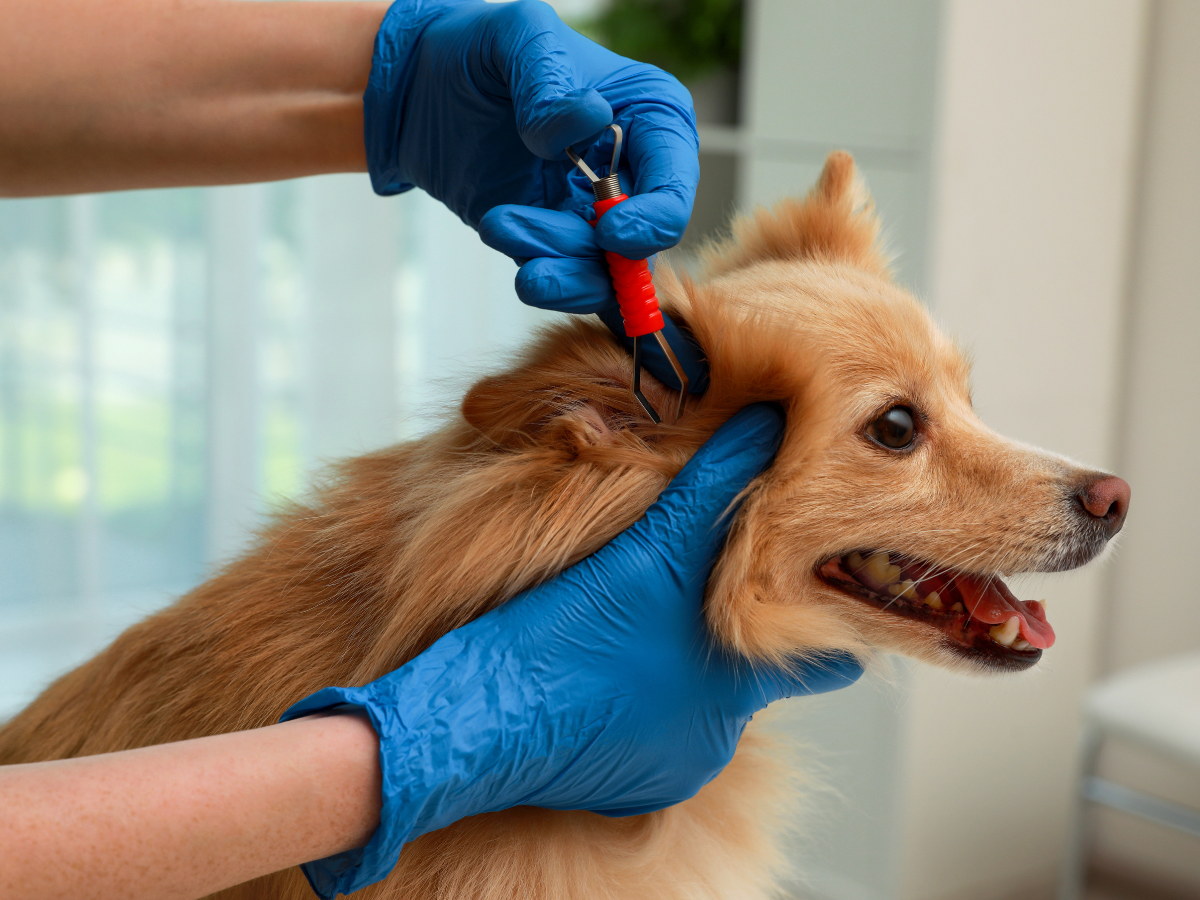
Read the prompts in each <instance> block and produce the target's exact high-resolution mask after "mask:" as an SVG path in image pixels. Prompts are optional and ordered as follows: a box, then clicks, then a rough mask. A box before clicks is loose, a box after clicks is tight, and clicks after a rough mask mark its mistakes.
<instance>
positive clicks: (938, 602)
mask: <svg viewBox="0 0 1200 900" xmlns="http://www.w3.org/2000/svg"><path fill="white" fill-rule="evenodd" d="M925 605H926V606H928V607H929V608H931V609H942V595H941V594H939V593H938V592H937V591H930V592H929V593H928V594H926V595H925Z"/></svg>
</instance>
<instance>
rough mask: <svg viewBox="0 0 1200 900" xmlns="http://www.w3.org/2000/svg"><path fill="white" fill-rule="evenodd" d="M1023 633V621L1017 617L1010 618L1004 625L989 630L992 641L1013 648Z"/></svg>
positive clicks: (994, 626)
mask: <svg viewBox="0 0 1200 900" xmlns="http://www.w3.org/2000/svg"><path fill="white" fill-rule="evenodd" d="M1020 633H1021V620H1020V619H1019V618H1017V617H1016V616H1012V617H1010V618H1009V620H1008V621H1007V622H1005V623H1004V624H1003V625H993V626H992V627H991V628H990V629H988V634H989V635H990V636H991V638H992V640H993V641H995V642H996V643H997V644H1000V645H1001V646H1004V647H1011V646H1012V645H1013V642H1014V641H1015V640H1016V639H1017V635H1019V634H1020Z"/></svg>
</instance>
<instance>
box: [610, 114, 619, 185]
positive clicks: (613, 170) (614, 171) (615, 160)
mask: <svg viewBox="0 0 1200 900" xmlns="http://www.w3.org/2000/svg"><path fill="white" fill-rule="evenodd" d="M608 127H609V128H611V129H612V130H613V135H614V136H615V139H614V140H613V158H612V165H611V166H609V167H608V174H609V175H616V174H617V163H619V162H620V161H621V138H622V133H621V126H620V125H618V124H617V123H616V122H614V123H613V124H612V125H609V126H608Z"/></svg>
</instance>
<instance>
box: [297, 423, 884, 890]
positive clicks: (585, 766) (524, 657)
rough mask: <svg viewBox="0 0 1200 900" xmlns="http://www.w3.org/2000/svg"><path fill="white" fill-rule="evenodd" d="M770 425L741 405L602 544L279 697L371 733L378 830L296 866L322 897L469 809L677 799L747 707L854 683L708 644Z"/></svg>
mask: <svg viewBox="0 0 1200 900" xmlns="http://www.w3.org/2000/svg"><path fill="white" fill-rule="evenodd" d="M781 431H782V420H781V416H780V414H779V412H778V411H777V410H776V409H775V408H774V407H769V406H764V405H758V406H753V407H749V408H747V409H745V410H743V411H742V412H741V413H739V414H737V415H736V416H734V417H733V418H732V419H730V420H729V422H727V423H726V424H725V425H724V426H723V427H722V428H721V429H720V430H719V431H718V432H717V433H716V434H715V435H714V436H713V437H712V439H711V440H709V442H708V443H707V444H705V445H704V447H702V448H701V449H700V451H699V452H698V453H697V454H696V456H695V457H694V458H693V459H692V460H691V462H689V463H688V465H687V466H686V467H685V468H684V469H683V471H682V472H680V473H679V475H678V476H677V477H676V478H675V480H674V481H673V482H672V483H671V485H670V486H669V487H668V488H667V490H666V491H664V492H663V494H662V496H661V497H660V498H659V500H658V502H657V503H655V504H654V506H652V507H651V508H650V509H649V510H648V511H647V513H646V515H645V516H644V517H643V518H642V519H641V520H640V521H638V522H637V523H636V524H635V525H634V526H633V527H632V528H630V529H629V530H628V531H626V532H624V533H623V534H621V535H619V536H618V537H617V538H616V539H615V540H613V541H612V542H611V543H609V544H608V545H607V546H605V547H603V548H601V549H600V550H599V551H597V552H596V553H594V554H593V555H591V556H589V557H588V558H587V559H584V560H582V561H581V562H580V563H578V564H577V565H575V566H573V567H571V568H570V569H568V570H567V571H565V572H563V573H562V574H561V575H559V576H558V577H557V578H555V579H553V580H551V581H548V582H546V583H545V584H543V585H541V586H539V587H536V588H533V589H531V590H529V591H526V592H525V593H523V594H521V595H519V596H517V597H515V598H513V599H512V600H510V601H508V603H506V604H504V605H503V606H501V607H499V608H498V609H496V610H493V611H492V612H490V613H488V614H487V615H484V616H481V617H480V618H479V619H476V620H475V621H474V622H472V623H470V624H469V625H466V626H464V627H462V628H460V629H458V630H457V631H453V632H451V633H449V634H447V635H446V636H445V637H443V638H442V639H441V640H439V641H437V642H436V643H435V644H434V645H433V646H432V647H430V649H429V650H427V651H426V652H425V653H423V654H421V655H420V656H418V657H417V658H416V659H413V660H412V661H411V662H409V663H408V664H407V665H405V666H403V667H402V668H400V669H397V670H396V671H395V672H393V673H391V674H390V675H387V676H385V677H383V678H381V679H379V680H378V681H375V682H372V683H371V684H368V685H366V686H364V687H361V688H326V689H324V690H322V691H318V692H317V693H316V694H313V695H312V696H310V697H308V698H307V699H305V700H302V701H301V702H300V703H297V704H296V705H295V706H293V707H292V708H291V709H289V710H288V711H287V713H286V714H285V715H284V719H289V718H295V717H296V716H302V715H306V714H308V713H312V712H317V711H319V710H321V709H326V708H329V707H332V706H335V705H339V704H352V705H354V706H358V707H361V708H363V709H365V710H366V712H367V714H368V715H369V717H370V720H371V724H372V725H373V726H374V727H375V730H376V732H378V734H379V742H380V746H379V761H380V766H381V768H382V771H383V809H382V812H381V813H380V825H379V828H378V829H377V830H376V832H375V834H374V836H373V837H372V838H371V841H370V843H369V844H367V846H366V847H365V848H363V849H361V850H354V851H350V852H348V853H342V854H339V855H338V856H334V857H330V858H328V859H324V860H320V861H318V862H312V863H308V864H306V865H305V866H304V872H305V874H306V875H307V876H308V879H309V881H310V882H311V883H312V885H313V887H314V889H315V890H316V891H317V893H318V894H320V895H321V896H322V897H332V896H334V894H335V893H337V892H338V891H341V892H342V893H346V894H349V893H350V892H352V891H355V890H358V889H359V888H361V887H364V886H366V885H368V884H371V883H373V882H375V881H378V880H381V879H382V878H384V877H385V876H386V875H387V874H388V872H390V871H391V870H392V868H393V867H394V866H395V864H396V861H397V859H398V858H399V854H400V849H401V847H402V846H403V845H404V843H405V842H406V841H410V840H412V839H413V838H416V837H418V836H419V835H422V834H425V833H427V832H430V831H434V830H436V829H438V828H442V827H444V826H446V825H449V824H450V823H451V822H454V821H456V820H458V819H460V818H463V817H464V816H471V815H475V814H477V813H482V812H488V811H494V810H501V809H507V808H509V807H512V806H522V805H530V806H543V807H549V808H551V809H588V810H594V811H596V812H601V813H605V814H607V815H614V816H624V815H635V814H638V813H644V812H650V811H652V810H656V809H661V808H663V807H666V806H670V805H672V804H674V803H679V802H681V801H683V800H686V799H687V798H689V797H691V796H693V795H694V794H695V793H696V792H697V791H698V790H700V788H701V787H703V786H704V785H705V784H707V783H708V782H709V781H711V780H712V779H713V778H714V777H715V776H716V775H717V774H718V773H719V772H720V771H721V770H722V769H723V768H724V767H725V765H726V764H727V763H728V762H729V760H730V759H731V758H732V756H733V751H734V748H735V747H736V745H737V742H738V738H739V737H740V736H741V734H742V730H743V729H744V728H745V727H746V723H747V722H748V721H749V720H750V717H751V716H752V715H753V714H754V713H755V712H757V711H758V710H760V709H762V708H764V707H765V706H766V705H767V704H768V703H771V702H772V701H774V700H778V699H780V698H782V697H789V696H795V695H798V694H812V693H821V692H823V691H829V690H833V689H835V688H840V687H845V686H846V685H848V684H851V683H852V682H853V681H854V680H855V679H857V678H858V676H859V675H860V674H861V672H862V670H861V668H860V667H859V666H858V664H857V663H856V662H855V661H854V660H853V659H851V658H850V657H847V656H841V655H837V656H828V657H826V658H824V659H823V660H819V661H817V662H812V663H809V664H807V665H804V666H801V667H799V668H798V669H797V670H796V671H794V672H783V671H779V670H774V669H765V668H755V667H752V666H751V665H750V664H749V663H747V662H746V661H745V660H742V659H734V658H732V657H731V656H729V655H728V654H726V653H724V652H722V651H721V650H720V649H718V648H716V647H714V646H713V645H712V644H711V642H710V641H709V637H708V633H707V629H706V626H705V623H704V619H703V613H702V607H703V598H704V587H705V582H706V581H707V579H708V574H709V570H710V569H711V568H712V564H713V560H714V558H715V557H716V555H717V553H718V551H719V550H720V548H721V546H722V544H723V543H724V539H725V534H726V532H727V531H728V527H729V519H730V517H729V516H728V515H725V513H726V511H727V510H728V507H729V505H730V504H731V503H732V502H733V500H734V498H735V497H736V496H737V494H738V493H739V492H740V491H741V490H742V489H743V488H744V487H745V486H746V484H747V483H748V482H749V481H750V479H752V478H754V477H755V476H756V475H757V474H758V473H759V472H760V471H761V470H762V469H763V468H764V467H765V466H766V465H767V464H768V463H769V462H770V460H771V458H772V456H773V455H774V453H775V449H776V447H777V446H778V441H779V437H780V434H781Z"/></svg>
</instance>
